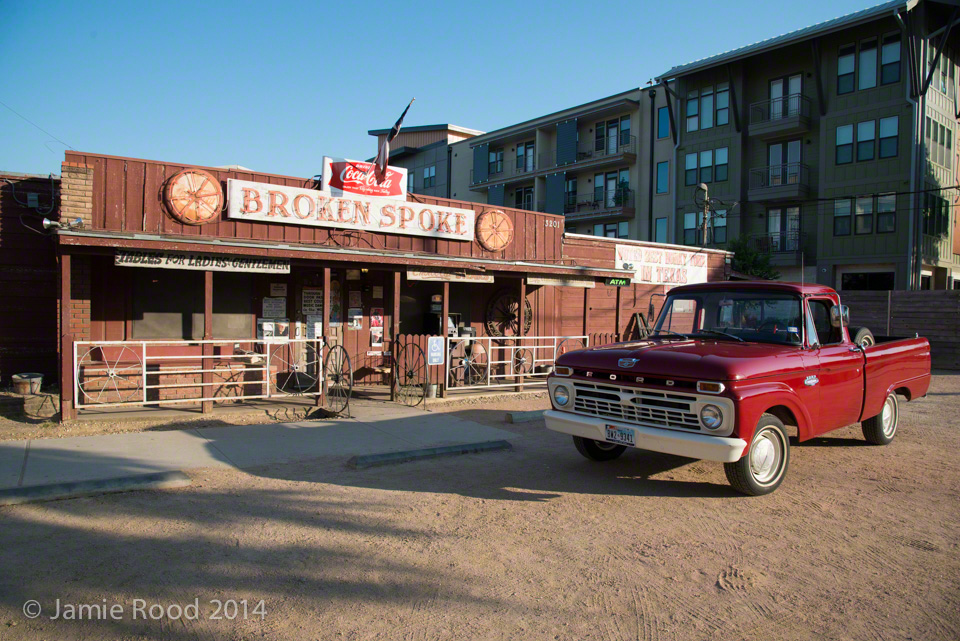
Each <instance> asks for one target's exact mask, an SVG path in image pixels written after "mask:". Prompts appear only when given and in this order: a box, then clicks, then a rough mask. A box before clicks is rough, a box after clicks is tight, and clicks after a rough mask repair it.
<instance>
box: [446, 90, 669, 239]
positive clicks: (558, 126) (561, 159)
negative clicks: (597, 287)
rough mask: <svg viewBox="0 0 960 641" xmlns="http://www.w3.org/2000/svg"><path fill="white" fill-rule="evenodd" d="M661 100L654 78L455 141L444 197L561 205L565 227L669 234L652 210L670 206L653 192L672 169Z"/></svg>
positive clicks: (545, 207) (553, 209) (549, 208)
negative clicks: (650, 83) (643, 84)
mask: <svg viewBox="0 0 960 641" xmlns="http://www.w3.org/2000/svg"><path fill="white" fill-rule="evenodd" d="M666 105H667V102H666V92H665V91H664V88H663V87H661V86H650V87H645V88H637V89H631V90H629V91H625V92H623V93H619V94H616V95H613V96H608V97H606V98H602V99H600V100H594V101H592V102H588V103H586V104H582V105H578V106H576V107H571V108H569V109H564V110H562V111H558V112H556V113H551V114H548V115H545V116H540V117H538V118H534V119H532V120H527V121H525V122H521V123H518V124H515V125H510V126H508V127H503V128H501V129H497V130H496V131H491V132H487V133H485V134H482V135H477V136H474V137H472V138H470V139H468V140H462V141H460V142H457V143H454V144H452V145H451V167H452V172H451V175H452V191H451V194H450V197H451V198H457V199H461V200H469V201H473V202H482V203H489V204H496V205H503V206H508V207H516V208H519V209H526V210H531V211H533V210H535V211H542V212H547V213H553V214H563V215H564V217H565V220H564V225H565V230H566V231H567V232H570V233H580V234H591V235H597V236H606V237H612V238H632V239H636V240H653V241H659V242H666V240H667V230H666V227H665V226H664V227H663V228H662V229H660V228H657V227H656V225H655V224H654V218H655V217H656V216H651V212H652V211H653V210H654V208H655V206H656V205H658V204H659V205H660V206H666V207H669V206H670V203H669V201H667V200H665V199H662V198H660V199H655V198H654V194H655V193H656V192H657V191H661V192H662V193H669V192H670V191H671V176H672V172H673V171H675V170H674V169H672V167H671V165H672V164H673V163H672V162H671V160H670V159H671V158H672V155H673V142H672V141H671V140H670V138H669V128H668V123H667V121H668V120H669V117H668V114H667V113H666ZM658 123H659V124H658ZM660 134H662V135H660ZM658 163H659V164H658ZM661 214H662V215H660V216H659V217H660V218H663V219H664V221H665V220H666V216H667V214H668V212H666V211H664V212H661Z"/></svg>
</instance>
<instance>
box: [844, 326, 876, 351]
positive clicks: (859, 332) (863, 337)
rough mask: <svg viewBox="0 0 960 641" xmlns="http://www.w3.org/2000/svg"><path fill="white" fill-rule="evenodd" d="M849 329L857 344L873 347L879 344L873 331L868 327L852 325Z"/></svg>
mask: <svg viewBox="0 0 960 641" xmlns="http://www.w3.org/2000/svg"><path fill="white" fill-rule="evenodd" d="M849 331H850V336H851V338H852V339H853V342H854V344H855V345H859V346H860V347H871V346H872V345H876V344H877V339H875V338H874V337H873V332H871V331H870V330H869V329H867V328H866V327H851V328H849Z"/></svg>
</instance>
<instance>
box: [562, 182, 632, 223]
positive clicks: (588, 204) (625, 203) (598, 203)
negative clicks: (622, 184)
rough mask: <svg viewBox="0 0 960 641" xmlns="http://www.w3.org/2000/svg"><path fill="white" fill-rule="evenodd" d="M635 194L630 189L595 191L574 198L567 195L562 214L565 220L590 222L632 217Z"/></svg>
mask: <svg viewBox="0 0 960 641" xmlns="http://www.w3.org/2000/svg"><path fill="white" fill-rule="evenodd" d="M635 196H636V193H635V192H634V191H633V190H632V189H597V190H595V191H594V192H593V193H592V194H586V195H583V196H579V197H575V196H574V195H571V194H567V197H566V199H565V201H564V205H563V213H564V214H565V216H566V219H567V220H570V221H574V220H590V219H593V218H607V217H609V216H633V215H634V213H635V211H636V209H635V207H636V206H635V204H634V201H635Z"/></svg>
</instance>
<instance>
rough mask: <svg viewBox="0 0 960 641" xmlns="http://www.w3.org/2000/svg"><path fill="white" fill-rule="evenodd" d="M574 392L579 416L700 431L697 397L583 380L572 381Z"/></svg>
mask: <svg viewBox="0 0 960 641" xmlns="http://www.w3.org/2000/svg"><path fill="white" fill-rule="evenodd" d="M574 390H575V391H574V403H573V409H574V411H576V412H580V413H581V414H589V415H590V416H596V417H598V418H608V419H612V420H618V421H626V422H628V423H637V424H640V425H645V426H647V427H663V428H667V429H684V430H694V431H698V432H699V431H700V420H699V418H698V417H697V412H696V409H695V405H696V402H697V397H696V396H693V395H690V394H677V393H674V392H661V391H659V390H651V389H643V388H637V387H621V386H619V385H607V384H602V383H587V382H582V381H575V382H574Z"/></svg>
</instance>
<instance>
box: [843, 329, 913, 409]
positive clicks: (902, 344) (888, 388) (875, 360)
mask: <svg viewBox="0 0 960 641" xmlns="http://www.w3.org/2000/svg"><path fill="white" fill-rule="evenodd" d="M874 339H875V340H876V344H875V345H871V346H870V347H867V348H865V349H864V350H863V356H864V361H865V362H864V368H863V369H864V393H863V410H862V411H861V415H860V419H861V420H864V419H868V418H871V417H873V416H876V415H877V414H879V413H880V411H881V410H882V409H883V402H884V400H885V399H886V398H887V395H888V394H890V393H891V392H897V393H899V394H902V395H904V396H906V397H907V400H913V399H916V398H920V397H921V396H925V395H926V393H927V389H928V388H929V387H930V343H929V342H928V341H927V339H925V338H918V337H914V338H903V337H897V336H874Z"/></svg>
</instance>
